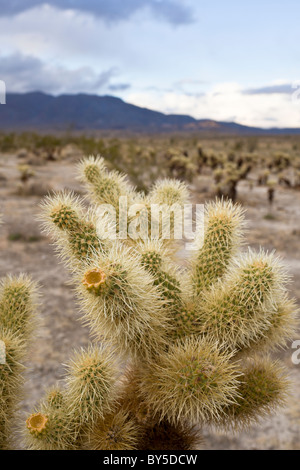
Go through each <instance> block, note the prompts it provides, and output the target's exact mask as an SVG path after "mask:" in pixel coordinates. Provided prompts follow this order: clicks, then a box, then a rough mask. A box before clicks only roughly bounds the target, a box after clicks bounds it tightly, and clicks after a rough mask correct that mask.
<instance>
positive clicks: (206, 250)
mask: <svg viewBox="0 0 300 470" xmlns="http://www.w3.org/2000/svg"><path fill="white" fill-rule="evenodd" d="M243 219H244V216H243V210H242V209H241V207H240V206H239V205H236V204H235V205H234V204H232V202H231V201H226V200H217V201H216V202H211V203H209V204H207V205H206V208H205V214H204V239H202V236H201V237H199V238H198V240H197V243H198V245H199V249H198V250H197V251H196V252H195V255H194V257H193V260H192V283H193V285H194V290H195V294H196V295H201V292H202V291H203V290H205V289H207V288H209V287H210V286H212V285H213V284H214V283H215V282H216V281H217V280H218V279H219V278H222V276H223V275H224V274H225V272H226V269H227V267H228V264H229V262H230V260H231V259H232V257H233V256H234V255H235V253H236V252H237V249H238V248H239V246H240V244H241V242H242V228H243Z"/></svg>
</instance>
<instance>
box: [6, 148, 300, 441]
mask: <svg viewBox="0 0 300 470" xmlns="http://www.w3.org/2000/svg"><path fill="white" fill-rule="evenodd" d="M19 163H20V161H19V160H18V159H17V158H16V156H13V155H0V212H2V213H3V214H4V221H5V224H4V225H3V226H2V227H1V230H0V253H1V256H0V277H2V276H3V275H5V274H6V273H8V272H10V273H14V274H17V273H20V272H23V271H26V272H27V273H29V274H31V276H32V277H33V278H34V279H35V280H36V281H38V282H39V283H40V284H41V286H42V288H41V291H42V299H41V300H42V304H41V316H42V326H41V328H40V332H39V337H38V338H37V339H36V340H35V343H34V348H33V351H32V354H31V356H30V363H29V364H28V365H29V367H30V370H29V372H28V377H27V384H26V392H27V395H26V399H25V400H24V403H23V409H24V410H25V411H27V410H29V409H30V408H31V407H32V406H33V405H34V403H35V402H36V401H37V400H38V399H39V398H40V397H41V396H42V394H43V390H44V388H45V387H48V386H49V385H52V384H54V383H55V382H56V380H58V379H60V378H61V377H62V374H63V366H62V365H61V364H63V363H65V362H66V361H67V359H68V357H69V356H70V354H71V352H72V350H73V348H74V347H76V348H78V347H80V346H85V345H86V344H87V343H88V341H89V337H88V330H87V329H86V328H83V327H82V325H81V323H80V321H79V314H78V312H77V311H76V305H75V302H74V296H73V293H72V288H71V287H70V286H69V285H68V284H67V281H68V275H67V272H66V270H65V269H64V267H63V266H62V265H61V264H60V263H59V261H58V259H57V258H56V256H55V254H54V249H53V247H52V246H51V245H50V244H49V240H48V239H47V237H45V236H44V235H42V234H41V232H40V226H39V222H38V221H37V216H38V214H39V207H38V205H39V202H40V200H41V197H42V195H43V194H44V193H46V192H47V190H48V189H52V190H60V189H63V188H67V189H72V190H75V191H78V192H81V191H82V188H80V186H79V184H78V183H77V182H76V180H75V170H74V165H73V163H72V162H71V161H69V160H66V161H61V162H47V164H45V165H43V166H34V167H33V168H34V172H35V176H34V177H33V178H32V179H31V180H30V181H29V182H28V189H27V191H28V193H31V194H29V195H24V194H23V195H20V194H19V193H18V191H19V189H18V185H19V171H18V169H17V165H18V164H19ZM207 187H209V181H208V180H206V179H205V177H201V178H200V177H199V178H198V179H197V180H196V181H194V184H193V185H192V192H193V197H194V200H195V201H197V202H199V203H202V202H204V200H205V198H206V197H207V196H209V195H208V194H207V193H205V192H204V189H205V188H207ZM30 188H31V189H30ZM32 193H34V194H32ZM239 201H240V202H241V203H242V204H243V205H244V207H245V208H246V209H247V212H246V218H247V220H248V230H249V232H248V236H247V241H248V244H249V245H250V246H251V247H255V248H257V247H258V246H259V245H262V246H264V247H265V248H267V249H268V250H273V249H276V251H277V253H278V254H279V255H281V256H283V257H284V261H285V264H286V265H287V266H288V268H289V272H290V273H291V274H292V276H293V283H291V284H290V290H291V293H292V295H293V296H295V297H296V298H297V299H298V301H300V240H299V237H300V192H296V191H293V190H279V191H277V193H276V197H275V203H274V206H273V208H272V209H270V208H269V206H268V203H267V195H266V188H261V187H260V188H254V189H253V190H250V189H249V187H248V184H247V182H245V183H243V184H242V185H241V186H240V187H239ZM270 213H271V214H272V217H271V218H270V217H267V218H265V216H266V215H267V214H270ZM298 337H299V338H300V334H299V335H298ZM296 339H298V338H295V340H296ZM293 352H294V350H293V349H292V348H291V345H290V347H289V348H288V349H287V350H286V351H284V352H282V353H280V354H279V356H280V357H281V359H282V360H283V361H284V362H285V364H286V366H287V367H288V368H289V371H290V375H291V378H292V381H293V390H292V394H291V398H290V400H289V402H288V404H287V406H286V408H285V409H284V410H281V411H280V412H279V413H278V414H277V415H276V416H274V417H272V418H271V419H268V420H265V421H264V422H263V423H262V424H261V425H260V426H258V427H253V429H251V431H250V432H247V433H242V434H240V435H237V436H232V435H229V436H226V435H224V434H222V433H216V432H214V431H212V430H205V432H204V434H205V437H206V448H207V449H300V365H298V366H296V365H293V363H292V360H291V356H292V353H293Z"/></svg>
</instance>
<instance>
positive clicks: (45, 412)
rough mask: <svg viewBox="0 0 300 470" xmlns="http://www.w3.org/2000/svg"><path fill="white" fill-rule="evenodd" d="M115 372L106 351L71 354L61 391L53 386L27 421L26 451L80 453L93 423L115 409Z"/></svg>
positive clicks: (114, 363)
mask: <svg viewBox="0 0 300 470" xmlns="http://www.w3.org/2000/svg"><path fill="white" fill-rule="evenodd" d="M118 375H119V372H118V369H117V364H116V360H115V357H114V356H113V354H112V352H110V351H108V350H107V349H104V348H101V347H97V346H89V347H88V349H87V350H84V349H81V350H80V351H76V352H75V353H74V354H73V357H72V358H71V360H70V361H69V362H68V364H67V375H66V377H65V382H66V386H65V388H64V390H61V389H60V388H59V387H57V386H55V387H53V388H51V389H49V390H48V391H47V392H46V397H45V400H44V401H43V402H41V403H40V404H39V405H38V406H37V407H36V409H35V410H34V412H33V413H32V414H31V415H30V416H29V417H28V418H27V420H26V427H25V430H24V443H25V446H26V448H28V449H33V450H77V449H81V448H82V446H83V445H84V442H85V441H86V440H87V437H88V436H89V434H90V432H91V431H90V430H91V429H94V426H95V423H96V422H100V421H103V420H105V419H106V418H107V415H109V416H110V415H111V414H112V413H113V412H114V411H115V410H116V408H117V397H118V390H117V379H118Z"/></svg>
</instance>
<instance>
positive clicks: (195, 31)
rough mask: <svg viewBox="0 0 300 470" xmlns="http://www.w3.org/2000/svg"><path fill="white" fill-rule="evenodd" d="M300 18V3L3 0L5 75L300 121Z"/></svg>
mask: <svg viewBox="0 0 300 470" xmlns="http://www.w3.org/2000/svg"><path fill="white" fill-rule="evenodd" d="M299 17H300V2H299V0H285V1H284V2H283V1H282V0H252V1H247V2H242V1H240V0H226V1H224V0H207V1H206V0H65V1H61V0H49V1H48V2H43V1H42V0H13V1H12V0H11V1H9V2H7V1H6V0H5V1H4V0H0V80H4V81H5V83H6V87H7V91H8V92H26V91H33V90H40V91H44V92H48V93H51V94H54V95H57V94H60V93H78V92H84V93H93V94H100V95H104V94H106V95H107V94H109V95H114V96H118V97H120V98H122V99H124V100H126V101H128V102H130V103H133V104H136V105H138V106H145V107H148V108H151V109H155V110H159V111H163V112H165V113H178V114H189V115H192V116H194V117H196V118H211V119H216V120H222V121H235V122H239V123H242V124H246V125H251V126H261V127H274V126H278V127H300V28H299Z"/></svg>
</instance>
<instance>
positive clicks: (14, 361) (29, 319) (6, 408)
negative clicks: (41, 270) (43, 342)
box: [0, 275, 37, 449]
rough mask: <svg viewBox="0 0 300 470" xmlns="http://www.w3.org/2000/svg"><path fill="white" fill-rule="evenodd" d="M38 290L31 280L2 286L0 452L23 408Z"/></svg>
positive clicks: (17, 279)
mask: <svg viewBox="0 0 300 470" xmlns="http://www.w3.org/2000/svg"><path fill="white" fill-rule="evenodd" d="M36 308H37V287H36V285H35V283H33V282H32V281H31V280H30V279H29V278H28V277H27V276H25V275H20V276H17V277H13V276H7V277H6V278H5V279H3V280H2V282H1V285H0V341H1V345H2V349H3V351H2V352H3V357H2V361H1V364H0V449H2V448H4V449H5V448H7V447H9V446H10V445H13V444H12V443H11V442H10V434H11V429H12V427H13V425H14V414H15V412H16V410H17V408H18V406H19V402H20V399H21V398H20V393H21V389H22V385H23V382H24V379H23V370H24V366H23V364H24V361H25V359H26V356H27V353H28V346H29V345H30V340H31V339H32V336H33V333H34V330H35V328H36V325H37V319H36Z"/></svg>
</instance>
